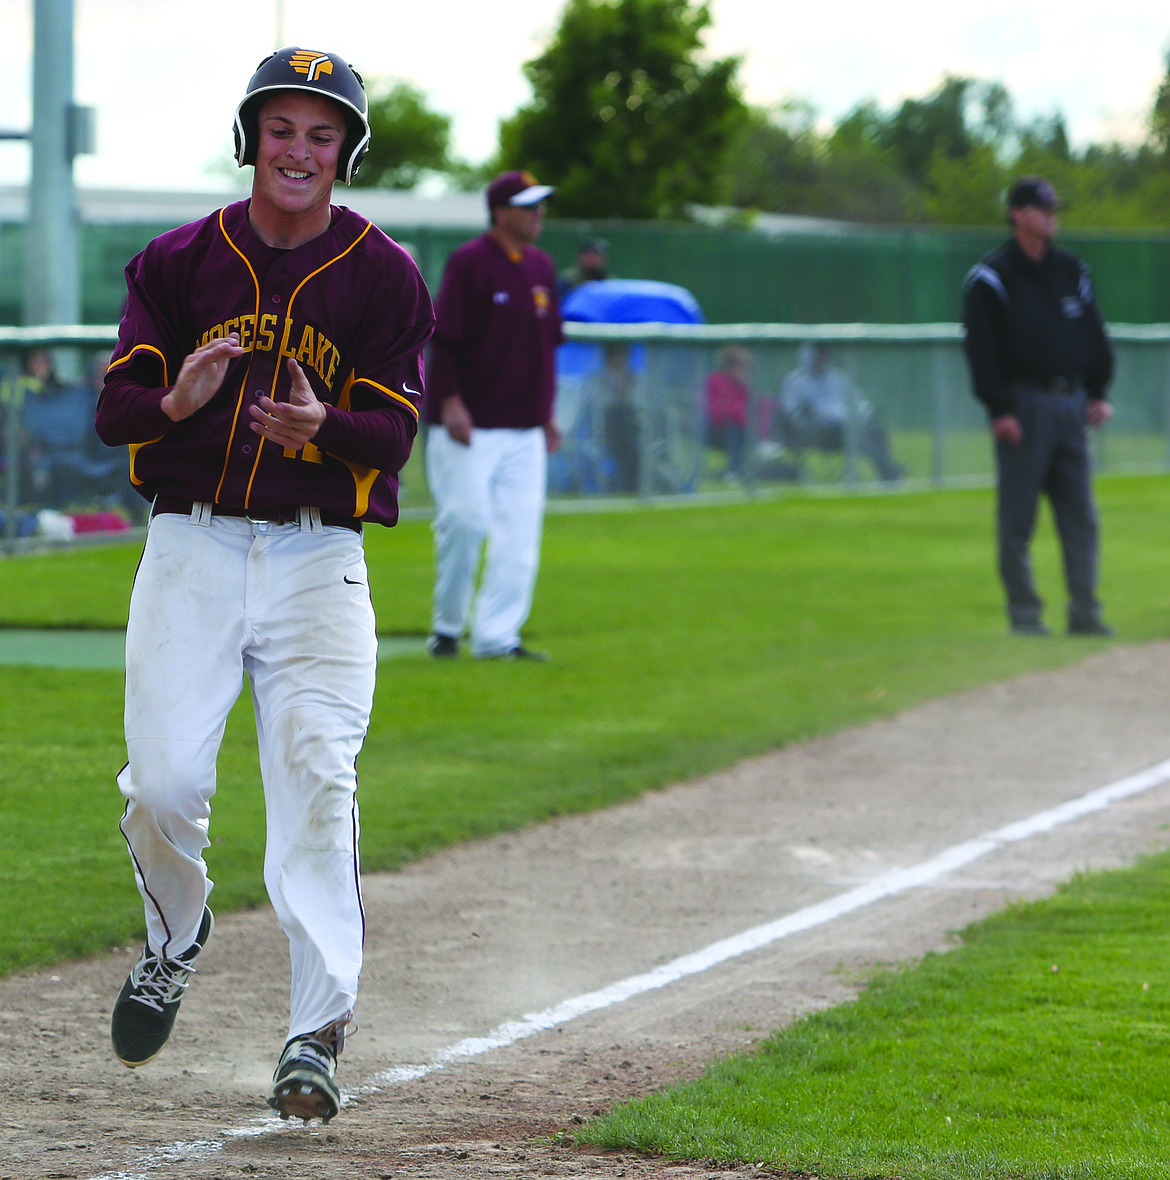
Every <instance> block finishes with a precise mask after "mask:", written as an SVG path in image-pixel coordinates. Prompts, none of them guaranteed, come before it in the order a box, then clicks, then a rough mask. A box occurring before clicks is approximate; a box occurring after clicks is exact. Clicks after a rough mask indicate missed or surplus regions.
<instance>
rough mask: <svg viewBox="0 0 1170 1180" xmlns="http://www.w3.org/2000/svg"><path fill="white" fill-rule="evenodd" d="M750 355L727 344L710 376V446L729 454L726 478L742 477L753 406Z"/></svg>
mask: <svg viewBox="0 0 1170 1180" xmlns="http://www.w3.org/2000/svg"><path fill="white" fill-rule="evenodd" d="M751 363H752V362H751V354H750V353H749V352H748V350H747V349H746V348H741V347H740V346H739V345H738V344H728V345H726V346H725V347H723V348H721V349H720V350H719V352H718V354H717V355H716V357H715V371H714V372H713V373H711V374H710V375H709V376H708V378H707V385H706V394H707V445H708V446H709V447H713V448H714V449H715V450H717V451H722V452H723V453H724V454H725V455H726V456H727V466H726V467H725V468H724V470H723V478H724V479H725V480H733V479H738V480H742V479H743V476H744V460H745V459H746V457H747V442H748V411H749V406H750V405H751V400H752V394H751V387H750V386H749V385H748V378H749V376H750V374H751Z"/></svg>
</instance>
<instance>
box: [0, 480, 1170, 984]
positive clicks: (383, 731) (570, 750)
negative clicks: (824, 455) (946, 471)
mask: <svg viewBox="0 0 1170 1180" xmlns="http://www.w3.org/2000/svg"><path fill="white" fill-rule="evenodd" d="M1101 501H1102V511H1103V516H1104V520H1105V528H1106V532H1105V538H1106V544H1105V566H1104V568H1105V578H1104V584H1103V592H1104V596H1105V599H1106V602H1107V604H1108V607H1109V614H1110V617H1111V619H1112V620H1113V621H1114V623H1115V625H1117V626H1118V628H1119V629H1120V631H1121V633H1122V634H1123V635H1124V636H1125V637H1126V638H1127V639H1131V640H1141V639H1147V638H1151V637H1154V636H1159V635H1162V634H1165V633H1166V631H1167V629H1168V628H1170V579H1168V578H1167V576H1166V573H1167V570H1166V567H1167V565H1168V564H1170V536H1167V534H1168V533H1170V511H1168V507H1170V479H1166V478H1137V479H1124V480H1115V481H1103V482H1102V485H1101ZM991 503H992V501H991V496H990V493H988V492H984V491H979V492H947V493H930V494H908V495H898V496H883V497H866V496H856V497H847V498H840V499H823V498H822V499H814V498H804V497H800V496H792V497H788V498H784V499H779V500H775V501H772V502H767V503H743V504H735V505H727V506H719V507H706V508H677V509H675V508H657V509H647V510H641V511H626V512H614V513H609V514H584V515H557V516H552V517H550V518H549V520H548V525H547V529H546V538H545V548H544V567H543V570H542V574H541V579H540V584H539V587H538V594H537V601H536V606H535V609H534V612H533V616H532V620H531V626H530V629H529V638H530V640H531V641H532V642H533V643H535V644H536V645H537V646H541V647H547V648H548V649H549V650H551V651H552V653H553V655H554V657H555V658H554V660H553V662H552V663H550V664H548V665H546V666H534V665H527V664H519V665H517V664H505V665H500V664H492V663H489V664H479V663H476V662H474V661H471V660H467V659H464V660H459V661H457V662H454V663H445V662H444V663H436V662H434V661H430V660H428V659H426V658H425V657H422V656H419V657H415V658H401V659H397V660H393V661H390V662H387V663H384V664H383V665H382V669H381V674H380V678H379V686H378V692H377V700H376V702H375V710H374V722H373V725H372V727H371V731H370V735H369V739H368V741H367V744H366V748H365V750H364V752H363V756H362V761H361V765H360V771H361V800H362V812H363V859H364V864H365V866H366V868H367V869H369V870H375V869H391V868H394V867H395V866H397V865H401V864H402V863H404V862H405V861H407V860H409V859H410V858H413V857H418V856H421V855H425V854H426V853H428V852H431V851H434V850H436V849H438V848H441V847H444V846H446V845H450V844H452V843H454V842H457V841H460V840H465V839H467V838H469V837H474V836H480V835H484V834H487V833H491V832H496V831H500V830H504V829H508V828H514V827H518V826H520V825H523V824H526V823H530V822H533V821H535V820H539V819H543V818H547V817H549V816H554V815H558V814H563V813H567V812H573V811H579V810H584V809H589V808H596V807H603V806H606V805H607V804H610V803H614V802H616V801H618V800H620V799H625V798H629V797H630V796H632V795H634V794H636V793H637V792H639V791H643V790H646V789H649V788H653V787H657V786H661V785H663V784H666V783H669V782H671V781H674V780H676V779H680V778H683V777H686V776H689V775H694V774H698V773H702V772H704V771H709V770H711V769H714V768H717V767H722V766H726V765H728V764H730V763H731V762H733V761H735V760H736V759H739V758H741V757H744V756H746V755H750V754H754V753H758V752H761V751H764V750H767V749H770V748H774V747H778V746H782V745H784V744H785V743H788V742H791V741H793V740H796V739H799V738H803V737H807V736H810V735H813V734H818V733H824V732H827V731H830V730H834V729H837V728H840V727H843V726H847V725H851V724H855V723H858V722H861V721H865V720H867V719H870V718H874V717H878V716H883V715H888V714H890V713H893V712H895V711H897V710H898V709H901V708H903V707H904V706H906V705H908V704H910V703H912V702H916V701H921V700H924V699H928V698H930V697H935V696H938V695H940V694H942V693H947V692H952V691H955V690H957V689H962V688H966V687H969V686H971V685H975V684H979V683H984V682H987V681H991V680H996V679H1000V678H1003V677H1007V676H1012V675H1016V674H1018V673H1022V672H1026V671H1029V670H1032V669H1035V668H1040V667H1052V666H1056V665H1058V664H1061V663H1066V662H1069V661H1072V660H1075V659H1077V658H1079V657H1081V656H1083V655H1084V654H1085V653H1086V651H1087V650H1088V648H1089V646H1091V645H1086V643H1085V641H1083V640H1082V641H1075V640H1068V639H1064V638H1060V637H1056V638H1054V639H1053V640H1052V641H1050V642H1047V643H1043V644H1026V643H1024V644H1021V643H1020V642H1019V641H1018V640H1013V639H1011V638H1010V637H1008V636H1007V635H1006V634H1005V629H1004V626H1003V622H1002V610H1001V605H1000V601H999V590H998V586H997V585H996V583H995V579H994V576H993V573H992V568H991ZM1051 533H1052V530H1051V527H1050V526H1049V524H1048V522H1044V525H1043V527H1042V532H1041V536H1040V537H1039V538H1038V541H1037V546H1036V558H1037V567H1038V576H1039V578H1040V580H1041V584H1042V585H1043V586H1044V587H1045V588H1046V590H1047V591H1048V594H1049V597H1050V599H1051V600H1052V602H1053V603H1054V611H1055V613H1054V621H1058V613H1059V609H1060V603H1061V595H1060V593H1059V587H1058V578H1057V573H1056V549H1055V542H1054V541H1053V539H1052V536H1051ZM367 552H368V555H369V562H370V566H371V580H372V584H373V587H374V597H375V605H376V607H377V613H378V619H379V626H380V629H381V630H382V631H383V632H384V633H387V634H394V633H397V634H419V635H421V634H423V633H424V632H425V630H426V627H427V620H428V614H429V598H430V585H431V563H432V559H431V543H430V531H429V526H428V525H427V524H426V523H423V522H408V523H405V524H403V525H401V526H400V527H399V528H397V529H394V530H370V532H369V537H368V543H367ZM137 556H138V550H137V548H136V547H135V546H115V547H111V548H104V549H84V550H78V551H75V552H58V553H51V554H46V555H43V556H30V557H22V558H15V559H10V560H6V561H0V625H7V626H20V627H28V626H50V627H52V626H58V627H65V626H74V627H75V626H85V627H107V628H111V627H120V626H122V625H123V623H124V621H125V612H126V604H127V599H128V594H129V588H130V583H131V580H132V578H133V573H134V566H135V563H136V561H137ZM0 684H2V685H3V689H4V699H5V700H6V701H7V702H8V707H7V708H6V710H5V712H4V716H3V720H2V722H0V753H2V755H3V756H2V758H0V799H2V801H3V814H4V817H5V823H4V825H3V827H2V829H0V867H2V869H3V879H4V882H5V888H4V890H3V891H0V970H4V971H8V970H12V969H14V968H17V967H29V966H35V965H38V964H43V963H47V962H51V961H53V960H55V959H59V958H62V957H66V956H73V955H82V954H86V953H89V952H92V951H95V950H100V949H102V948H105V947H108V946H111V945H115V944H125V943H127V942H129V941H134V940H136V939H137V938H138V937H139V936H140V931H141V926H142V918H141V913H140V912H139V907H138V899H137V895H136V893H135V890H134V887H133V884H132V881H131V879H130V873H129V868H128V865H127V863H126V853H125V848H124V846H123V842H122V839H121V836H120V834H119V833H118V831H117V820H118V818H119V816H120V814H121V804H122V800H121V797H120V795H119V794H118V792H117V789H116V787H115V785H114V775H115V774H116V772H117V771H118V769H119V767H120V766H121V765H122V762H123V761H124V746H123V742H122V735H121V690H122V677H121V674H120V673H119V672H109V671H100V670H98V671H94V670H68V669H53V668H35V667H5V668H0ZM262 831H263V815H262V804H261V793H260V790H259V786H258V783H257V774H256V770H255V740H254V736H253V734H252V727H251V717H250V706H249V704H248V702H247V701H246V699H244V700H242V701H241V702H240V704H239V705H238V706H237V708H236V711H235V713H234V714H233V717H232V718H231V722H230V724H229V729H228V734H227V737H226V740H225V743H224V749H223V754H222V758H221V767H220V787H219V793H218V795H217V797H216V802H215V814H214V817H213V821H212V839H213V841H214V843H213V846H212V848H211V849H210V851H209V856H208V859H209V862H210V865H211V869H212V875H213V878H214V879H215V881H216V902H217V907H218V908H219V909H220V910H224V911H226V910H230V909H232V908H233V907H237V906H248V905H252V904H255V903H257V902H259V901H260V900H261V899H262V897H263V886H262V883H261V875H260V855H261V844H262Z"/></svg>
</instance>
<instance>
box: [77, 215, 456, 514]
mask: <svg viewBox="0 0 1170 1180" xmlns="http://www.w3.org/2000/svg"><path fill="white" fill-rule="evenodd" d="M126 282H127V287H128V291H129V297H128V300H127V304H126V312H125V314H124V315H123V317H122V323H121V327H120V329H119V333H118V346H117V348H116V350H115V352H114V356H113V360H112V361H111V364H110V368H109V371H108V372H107V374H106V383H105V387H104V389H103V390H102V394H101V397H100V398H99V401H98V409H97V429H98V434H99V435H100V436H101V437H102V439H103V440H104V441H105V442H107V443H108V444H110V445H112V446H117V445H122V444H124V443H129V444H130V479H131V482H132V483H133V485H134V486H135V488H136V489H137V490H138V491H139V492H140V494H142V495H143V496H145V497H146V498H147V499H153V498H154V496H155V495H158V494H163V495H167V496H175V497H178V498H181V499H190V500H197V501H210V502H214V503H219V504H226V505H232V506H235V507H243V508H253V509H255V510H257V511H261V510H266V509H277V508H289V507H296V506H299V505H310V506H313V507H317V508H321V509H323V510H327V511H329V512H334V513H338V514H340V515H342V516H352V517H358V518H361V519H363V520H366V521H371V522H377V523H379V524H393V523H394V522H395V521H396V520H397V518H398V503H397V501H398V478H397V475H398V471H399V470H400V469H401V467H402V464H403V463H404V462H405V461H406V458H407V456H408V455H409V453H410V443H411V441H412V439H413V438H414V435H415V432H416V429H417V423H418V415H419V409H420V404H421V401H422V389H423V384H422V348H423V346H424V344H425V343H426V341H427V339H428V338H429V337H430V335H431V331H432V329H433V326H434V312H433V310H432V307H431V300H430V296H429V294H428V292H427V289H426V285H425V284H424V282H423V280H422V276H421V275H420V274H419V272H418V268H417V267H416V266H415V264H414V261H413V260H412V259H411V257H410V256H409V255H408V254H407V253H406V251H405V250H403V249H402V248H401V247H400V246H398V245H396V244H395V243H394V242H392V241H391V240H390V238H388V237H387V236H386V235H385V234H384V233H382V231H381V230H379V229H378V228H376V227H375V226H373V225H372V224H371V223H370V222H369V221H367V220H366V219H365V218H364V217H361V216H359V215H358V214H357V213H354V212H353V211H351V210H349V209H342V208H337V207H334V210H333V221H332V224H331V225H330V227H329V229H328V230H327V231H326V232H325V233H323V234H321V235H320V236H319V237H317V238H314V239H313V240H312V241H310V242H306V243H305V244H304V245H302V246H298V247H297V248H296V249H294V250H288V251H278V250H274V249H272V248H271V247H269V246H267V245H265V244H264V243H263V242H262V241H261V240H260V239H259V238H258V237H257V236H256V235H255V234H254V233H253V232H252V229H251V226H250V225H249V223H248V202H247V201H240V202H238V203H237V204H234V205H229V206H227V207H226V208H224V209H221V210H219V211H218V212H217V213H213V214H211V215H210V216H209V217H207V218H205V219H204V220H203V221H198V222H193V223H192V224H190V225H185V226H181V227H180V228H178V229H175V230H172V231H170V232H169V233H165V234H163V235H162V236H160V237H158V238H156V239H155V240H154V241H153V242H151V243H150V244H149V245H148V246H147V247H146V249H145V250H143V251H142V253H141V254H139V255H138V256H137V257H136V258H134V259H133V260H132V261H131V262H130V264H129V265H128V266H127V267H126ZM232 332H235V333H238V334H239V337H240V343H241V345H242V346H243V347H244V348H246V349H247V350H248V352H247V354H246V355H245V356H241V357H237V358H235V359H233V360H232V361H231V362H230V363H229V365H228V369H227V373H226V375H225V378H224V382H223V384H222V386H221V387H220V389H219V392H218V393H216V394H215V396H214V397H213V398H212V399H211V400H210V401H209V402H208V403H207V404H206V405H205V406H203V407H201V408H200V409H199V410H197V411H196V412H195V413H194V414H192V415H191V416H190V417H189V418H186V419H184V420H183V421H181V422H172V421H171V419H170V418H168V417H167V415H166V414H165V413H164V412H163V410H162V409H161V408H160V402H161V400H162V398H163V396H164V394H165V393H166V392H167V390H168V389H169V388H170V387H171V386H172V385H173V384H174V382H175V379H176V377H177V375H178V372H179V369H180V367H181V366H182V363H183V360H184V359H185V358H186V357H187V355H188V354H189V353H191V352H192V351H193V350H194V349H195V348H197V347H198V346H199V345H201V344H205V343H207V342H208V341H209V340H213V339H216V338H217V337H223V336H227V335H229V334H230V333H232ZM289 357H294V358H296V360H297V361H298V362H299V363H300V365H301V368H302V369H303V371H304V373H305V375H306V377H307V378H308V380H309V383H310V385H311V386H312V387H313V392H314V393H315V394H316V395H317V397H318V398H319V399H320V400H321V401H322V402H324V403H325V404H326V406H327V416H326V420H325V423H324V425H323V426H322V427H321V430H320V432H319V433H318V435H317V436H316V438H315V439H314V440H313V441H312V442H310V443H308V444H306V445H305V446H304V447H303V448H302V449H301V450H299V451H291V450H285V449H283V448H281V447H279V446H277V445H276V444H274V443H271V442H269V441H267V440H266V439H263V438H262V437H261V436H260V435H258V434H256V433H255V432H254V431H252V430H251V429H250V426H249V424H250V422H251V420H252V419H251V415H250V414H249V413H248V410H247V407H248V406H249V405H250V404H251V403H252V402H254V401H255V399H256V398H258V397H261V396H265V395H266V396H268V397H271V398H272V399H273V400H275V401H287V400H288V393H289V387H290V384H291V378H290V377H289V374H288V371H287V367H286V366H287V363H288V361H287V358H289Z"/></svg>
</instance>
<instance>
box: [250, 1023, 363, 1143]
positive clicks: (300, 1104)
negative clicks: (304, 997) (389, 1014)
mask: <svg viewBox="0 0 1170 1180" xmlns="http://www.w3.org/2000/svg"><path fill="white" fill-rule="evenodd" d="M354 1027H356V1026H355V1025H354V1023H353V1021H352V1019H351V1016H345V1017H343V1018H342V1019H341V1020H337V1021H334V1022H333V1023H332V1024H327V1025H326V1026H325V1027H324V1028H321V1029H318V1030H317V1031H316V1032H315V1033H306V1034H305V1035H303V1036H299V1037H293V1038H292V1040H291V1041H289V1042H288V1044H287V1045H285V1047H284V1052H283V1053H281V1055H280V1061H279V1062H278V1063H277V1066H276V1072H275V1073H274V1074H273V1075H272V1090H271V1092H270V1093H269V1095H268V1105H269V1106H271V1107H272V1109H273V1110H275V1111H276V1112H277V1114H279V1115H280V1117H281V1118H282V1119H287V1118H290V1117H291V1118H297V1119H303V1120H304V1121H305V1122H306V1123H307V1122H308V1121H309V1120H310V1119H320V1120H321V1122H322V1123H327V1122H328V1121H329V1120H330V1119H331V1118H333V1116H334V1115H335V1114H336V1113H337V1112H338V1110H339V1109H340V1107H341V1092H340V1091H339V1090H338V1089H337V1083H336V1082H335V1081H334V1080H333V1079H334V1077H335V1075H336V1073H337V1054H338V1053H340V1052H341V1047H342V1046H343V1045H344V1044H345V1035H346V1032H347V1031H348V1030H350V1029H352V1028H354Z"/></svg>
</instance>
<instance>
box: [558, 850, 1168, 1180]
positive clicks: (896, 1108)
mask: <svg viewBox="0 0 1170 1180" xmlns="http://www.w3.org/2000/svg"><path fill="white" fill-rule="evenodd" d="M1168 899H1170V855H1161V856H1158V857H1153V858H1150V859H1149V860H1147V861H1145V862H1143V863H1142V865H1141V866H1140V867H1139V868H1138V869H1136V870H1131V871H1124V872H1115V873H1106V874H1096V875H1092V876H1088V877H1085V878H1082V879H1078V880H1076V881H1074V882H1072V883H1071V884H1070V885H1069V886H1068V887H1066V888H1065V889H1063V890H1061V891H1060V892H1059V893H1058V894H1057V895H1056V896H1055V897H1053V898H1051V899H1048V900H1045V901H1042V902H1037V903H1034V904H1030V905H1026V906H1018V907H1013V908H1012V909H1009V910H1007V911H1006V912H1004V913H1001V914H999V915H996V916H995V917H992V918H990V919H988V920H986V921H984V922H981V923H978V924H977V925H975V926H972V927H971V928H970V929H968V930H967V931H965V932H964V934H963V938H962V944H961V946H960V947H959V948H958V949H956V950H952V951H950V952H947V953H945V954H934V955H930V956H928V957H927V958H926V959H925V961H924V962H923V963H921V964H920V965H919V966H917V967H915V968H914V969H912V970H907V971H903V972H901V973H886V974H883V975H881V976H879V977H878V978H877V979H875V980H874V981H873V983H872V984H871V985H870V986H869V987H868V989H867V990H866V991H865V992H864V993H863V994H862V995H861V997H860V998H859V999H858V1000H857V1001H856V1002H855V1003H852V1004H845V1005H841V1006H839V1007H836V1008H833V1009H830V1010H828V1011H825V1012H821V1013H818V1014H815V1015H812V1016H809V1017H805V1018H803V1019H801V1020H799V1021H797V1022H796V1023H795V1024H793V1025H792V1026H790V1027H788V1028H786V1029H783V1030H781V1031H779V1032H776V1033H774V1034H773V1035H772V1036H771V1037H769V1038H768V1039H767V1040H766V1041H765V1042H764V1044H763V1046H762V1047H761V1049H760V1051H759V1052H758V1053H756V1054H753V1055H750V1056H747V1055H737V1056H734V1057H731V1058H728V1059H725V1060H723V1061H721V1062H719V1063H717V1064H715V1065H713V1066H712V1067H711V1068H710V1069H709V1070H708V1071H707V1073H706V1074H705V1075H704V1076H703V1077H702V1078H700V1079H699V1080H697V1081H695V1082H693V1083H689V1084H686V1085H682V1086H678V1087H674V1088H671V1089H668V1090H667V1091H665V1092H662V1093H659V1094H656V1095H653V1096H651V1097H650V1098H647V1099H644V1100H641V1101H639V1102H635V1103H633V1104H631V1105H629V1106H626V1107H623V1108H620V1109H618V1110H617V1111H615V1112H614V1113H612V1114H611V1115H609V1116H607V1117H605V1118H603V1119H600V1120H598V1121H597V1122H595V1123H594V1124H592V1125H590V1126H588V1127H586V1128H585V1129H584V1130H583V1131H582V1132H581V1133H580V1134H579V1135H578V1139H580V1140H583V1141H585V1142H590V1143H597V1144H601V1145H603V1146H606V1147H609V1148H617V1149H627V1150H628V1149H638V1150H645V1151H653V1152H657V1153H661V1154H665V1155H670V1156H676V1157H680V1158H687V1159H716V1160H725V1161H727V1160H730V1161H749V1162H753V1163H760V1162H763V1163H766V1164H769V1165H773V1166H778V1167H785V1168H790V1169H793V1170H798V1171H799V1172H800V1173H801V1174H805V1173H809V1174H813V1175H816V1176H818V1177H824V1178H826V1180H827V1178H830V1177H831V1178H834V1180H835V1178H838V1177H848V1178H851V1180H862V1178H866V1180H877V1178H879V1177H889V1178H895V1177H896V1178H897V1180H1164V1178H1165V1176H1166V1175H1167V1168H1168V1163H1167V1161H1168V1160H1170V1125H1168V1124H1170V1117H1168V1116H1170V1088H1168V1086H1167V1064H1166V1061H1167V1048H1168V1042H1170V988H1168V987H1167V973H1166V964H1167V961H1168V959H1170V931H1168V930H1167V925H1166V905H1167V900H1168Z"/></svg>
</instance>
